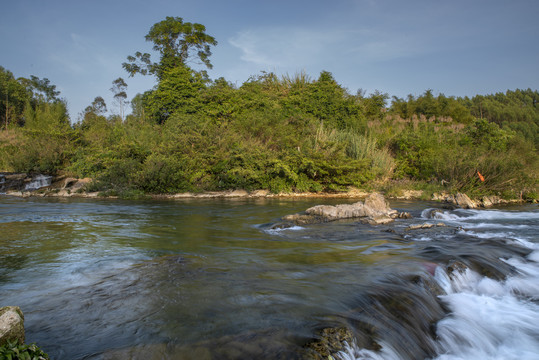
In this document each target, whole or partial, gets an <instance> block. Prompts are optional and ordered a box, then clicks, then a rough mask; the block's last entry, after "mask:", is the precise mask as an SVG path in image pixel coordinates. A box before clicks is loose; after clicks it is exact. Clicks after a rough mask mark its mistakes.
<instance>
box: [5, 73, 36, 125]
mask: <svg viewBox="0 0 539 360" xmlns="http://www.w3.org/2000/svg"><path fill="white" fill-rule="evenodd" d="M28 99H29V95H28V93H27V91H26V89H25V87H24V86H23V85H22V84H21V83H20V82H19V81H17V80H16V79H15V77H14V76H13V73H12V72H11V71H9V70H6V69H4V68H3V67H2V66H0V121H1V122H2V125H3V127H4V128H6V129H7V126H8V124H10V123H16V122H18V123H20V124H22V123H23V122H24V121H23V112H24V107H25V105H26V102H27V101H28Z"/></svg>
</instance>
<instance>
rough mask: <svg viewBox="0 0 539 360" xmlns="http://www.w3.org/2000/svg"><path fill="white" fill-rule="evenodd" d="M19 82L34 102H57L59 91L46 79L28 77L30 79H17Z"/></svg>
mask: <svg viewBox="0 0 539 360" xmlns="http://www.w3.org/2000/svg"><path fill="white" fill-rule="evenodd" d="M19 82H20V83H21V84H23V85H24V86H25V87H26V90H27V91H28V93H29V94H30V95H31V96H32V98H33V99H34V102H35V103H36V104H34V105H37V103H43V102H55V101H59V98H58V96H59V95H60V91H57V90H56V85H52V84H51V82H50V80H49V79H47V78H43V79H40V78H38V77H37V76H34V75H30V79H26V78H19Z"/></svg>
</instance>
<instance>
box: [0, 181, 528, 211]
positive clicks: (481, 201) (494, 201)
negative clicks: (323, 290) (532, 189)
mask: <svg viewBox="0 0 539 360" xmlns="http://www.w3.org/2000/svg"><path fill="white" fill-rule="evenodd" d="M91 181H92V179H90V178H84V179H77V178H73V177H67V176H56V177H52V176H45V175H41V174H36V175H29V174H25V173H0V194H5V195H10V196H18V197H31V196H36V197H81V198H97V197H108V198H115V196H103V195H102V194H100V193H99V192H89V191H87V190H86V189H87V185H88V184H90V183H91ZM371 193H372V192H370V191H364V190H361V189H357V188H350V189H349V190H348V191H346V192H332V193H321V192H319V193H314V192H302V193H295V192H292V193H279V194H275V193H271V192H270V191H268V190H254V191H246V190H226V191H209V192H200V193H195V192H185V193H179V194H153V195H148V196H149V197H152V198H156V199H211V198H275V197H288V198H307V197H309V198H343V199H364V198H366V197H367V196H369V195H370V194H371ZM425 195H426V194H425V193H424V191H422V190H406V191H403V192H402V194H400V195H399V196H394V197H391V196H386V197H387V198H395V199H403V200H417V199H422V200H425V199H426V198H430V200H433V201H439V202H442V203H447V204H451V205H454V206H458V207H461V208H465V209H475V208H487V207H491V206H495V205H500V204H510V203H519V202H521V200H519V199H513V200H506V199H502V198H500V197H499V196H483V197H481V198H478V199H471V198H470V197H468V196H467V195H466V194H462V193H456V194H451V193H447V192H442V193H434V194H432V195H431V196H425Z"/></svg>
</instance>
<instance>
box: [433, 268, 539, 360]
mask: <svg viewBox="0 0 539 360" xmlns="http://www.w3.org/2000/svg"><path fill="white" fill-rule="evenodd" d="M514 265H522V266H516V267H517V269H518V270H519V271H521V270H526V271H527V273H524V272H522V273H520V274H519V275H517V276H515V277H510V278H508V279H507V280H506V281H504V282H498V281H494V280H492V279H488V278H484V277H481V276H480V275H478V274H477V273H474V272H473V271H471V270H469V269H467V270H466V271H465V272H463V273H458V274H453V280H452V281H451V283H449V284H448V282H447V278H445V277H443V276H442V277H441V278H438V279H439V282H440V284H441V285H442V287H443V288H444V289H445V290H446V291H447V292H448V293H447V295H443V296H441V297H440V298H441V299H442V300H443V301H444V302H445V303H446V305H447V306H448V307H449V309H450V310H451V315H450V316H448V317H446V318H445V319H443V320H442V321H440V322H439V323H438V324H437V329H436V333H437V336H438V339H439V340H438V347H439V350H438V353H439V354H440V355H439V356H438V357H437V358H436V359H440V360H442V359H443V360H445V359H530V360H531V359H537V356H538V354H539V340H538V339H539V305H538V304H537V303H535V302H533V298H536V294H535V295H534V293H536V291H537V286H536V285H534V284H536V283H537V277H536V275H537V273H536V272H537V271H539V267H538V264H537V263H535V264H529V263H528V264H524V263H521V264H517V263H514ZM530 268H531V269H530ZM437 276H440V274H439V273H438V274H437ZM448 285H449V286H448ZM530 295H531V296H530Z"/></svg>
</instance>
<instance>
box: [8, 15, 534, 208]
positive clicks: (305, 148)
mask: <svg viewBox="0 0 539 360" xmlns="http://www.w3.org/2000/svg"><path fill="white" fill-rule="evenodd" d="M146 40H148V41H150V42H152V43H153V45H154V50H155V51H156V53H157V54H158V61H156V62H154V61H152V58H151V55H150V54H143V53H140V52H137V53H135V55H134V56H129V57H128V58H127V60H128V61H127V62H126V63H124V64H123V66H124V68H125V70H126V71H127V72H128V74H129V75H130V76H133V75H146V76H154V77H155V80H156V85H155V87H154V88H153V89H151V90H148V91H146V92H145V93H143V94H137V95H136V96H135V97H134V98H133V99H132V100H131V101H130V105H131V108H132V113H131V114H129V115H127V116H125V108H126V107H127V105H128V101H127V93H126V91H127V85H126V84H125V82H124V81H123V79H122V78H118V79H116V80H114V81H113V82H112V84H113V86H112V88H111V91H113V93H114V100H115V102H116V105H117V106H116V108H118V109H119V111H118V113H117V114H113V115H110V116H105V114H106V111H107V105H106V104H105V101H104V100H103V98H102V97H100V96H97V97H96V98H95V100H94V101H93V102H92V104H90V105H89V106H88V107H87V108H86V109H85V110H84V111H83V112H82V113H81V114H80V118H79V119H78V121H77V122H75V123H72V122H70V119H69V117H68V114H67V111H66V104H65V101H64V100H62V99H61V98H59V93H58V92H57V91H56V88H55V86H54V85H51V84H50V82H49V80H48V79H39V78H37V77H34V76H33V77H31V79H24V78H18V79H17V78H15V76H14V75H13V74H12V73H11V72H9V71H8V70H6V69H4V68H1V67H0V120H1V121H2V124H1V130H0V170H4V171H14V172H40V173H45V174H58V173H65V174H68V175H71V176H77V177H92V178H93V179H95V181H94V182H93V183H92V184H91V186H90V188H89V189H88V190H93V191H96V190H97V191H103V192H106V193H108V194H124V195H127V194H131V195H133V194H143V193H177V192H185V191H194V192H197V191H213V190H227V189H246V190H253V189H268V190H270V191H272V192H291V191H297V192H304V191H311V192H321V191H329V192H332V191H343V190H346V189H347V188H348V187H350V186H354V187H359V188H366V189H373V188H376V189H382V190H384V189H385V190H387V191H397V190H396V189H398V187H399V186H400V185H399V184H403V183H405V184H412V185H411V187H422V188H429V189H433V190H442V189H443V190H446V191H460V192H466V193H469V194H470V195H472V196H473V195H486V194H494V195H501V196H502V197H505V198H511V197H513V198H514V197H519V196H520V195H521V194H522V195H523V196H524V197H525V198H531V199H536V198H537V191H538V190H537V179H538V169H539V166H538V153H537V147H538V145H539V105H538V101H539V92H538V91H537V90H531V89H527V90H518V89H517V90H514V91H510V90H508V91H507V92H506V93H497V94H493V95H477V96H474V97H472V98H468V97H464V98H462V97H448V96H445V95H443V94H439V95H437V96H435V95H434V94H433V92H432V91H431V90H427V91H425V92H424V93H423V94H422V95H420V96H412V95H409V96H408V97H407V98H406V99H402V98H397V97H393V98H390V97H389V95H388V94H384V93H380V92H374V93H372V94H370V95H365V94H364V93H363V92H361V91H358V93H357V94H351V93H349V92H348V90H347V89H345V88H343V87H342V86H341V85H340V84H339V83H338V82H337V81H336V80H335V79H334V78H333V76H332V74H331V73H330V72H327V71H323V72H322V73H320V75H319V76H318V77H317V78H311V77H309V76H308V75H307V74H304V73H300V74H296V75H293V76H282V77H279V76H277V75H275V74H273V73H265V72H262V73H260V74H258V75H254V76H252V77H251V78H250V79H248V80H247V81H246V82H245V83H243V84H242V85H241V86H234V85H233V84H231V83H229V82H228V81H227V80H226V79H223V78H219V79H215V80H211V79H209V78H208V76H207V73H206V72H205V71H204V70H196V69H194V68H193V67H191V66H189V64H193V63H197V62H198V63H199V64H200V65H201V66H203V67H204V66H207V67H211V63H210V61H209V59H210V56H211V47H212V46H215V45H217V41H216V40H215V39H214V38H213V37H212V36H209V35H207V34H206V29H205V27H204V26H203V25H200V24H192V23H188V22H184V21H183V19H181V18H172V17H167V18H166V19H165V20H163V21H161V22H159V23H157V24H155V25H154V26H152V28H151V29H150V32H149V33H148V35H147V36H146ZM478 173H480V174H481V175H482V176H484V179H485V180H484V181H481V179H480V177H479V174H478ZM407 186H410V185H407Z"/></svg>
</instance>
